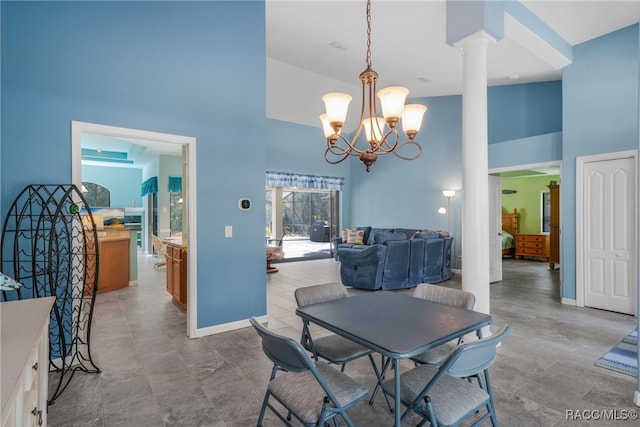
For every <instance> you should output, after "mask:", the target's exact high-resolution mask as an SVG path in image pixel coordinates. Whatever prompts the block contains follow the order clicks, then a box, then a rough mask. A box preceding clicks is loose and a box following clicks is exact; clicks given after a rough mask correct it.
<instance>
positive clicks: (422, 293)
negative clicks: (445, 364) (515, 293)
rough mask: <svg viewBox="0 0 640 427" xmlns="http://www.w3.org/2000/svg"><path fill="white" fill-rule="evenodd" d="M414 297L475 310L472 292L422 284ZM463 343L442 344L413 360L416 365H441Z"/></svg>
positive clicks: (474, 299) (414, 293) (459, 341)
mask: <svg viewBox="0 0 640 427" xmlns="http://www.w3.org/2000/svg"><path fill="white" fill-rule="evenodd" d="M412 296H413V297H415V298H422V299H425V300H428V301H434V302H439V303H441V304H447V305H451V306H454V307H459V308H466V309H467V310H473V306H474V305H475V303H476V297H475V295H473V294H472V293H471V292H467V291H463V290H460V289H454V288H447V287H444V286H438V285H432V284H429V283H421V284H419V285H418V286H416V287H415V289H414V290H413V294H412ZM460 343H462V339H460V340H458V341H457V342H456V341H453V342H448V343H445V344H442V345H440V346H438V347H436V348H432V349H431V350H427V351H425V352H424V353H420V354H418V355H416V356H414V357H412V358H411V360H413V361H414V362H415V363H416V364H425V363H426V364H429V365H439V364H440V363H442V361H443V360H444V359H445V358H446V357H447V355H448V354H449V353H450V352H452V351H453V350H454V349H455V348H456V345H457V344H460Z"/></svg>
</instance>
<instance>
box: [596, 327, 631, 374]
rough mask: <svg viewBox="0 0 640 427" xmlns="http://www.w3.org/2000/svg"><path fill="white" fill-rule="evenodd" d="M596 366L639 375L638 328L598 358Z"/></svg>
mask: <svg viewBox="0 0 640 427" xmlns="http://www.w3.org/2000/svg"><path fill="white" fill-rule="evenodd" d="M595 365H596V366H599V367H601V368H605V369H611V370H612V371H616V372H620V373H623V374H627V375H631V376H632V377H637V376H638V329H637V328H636V329H634V330H633V331H631V332H630V333H629V335H627V336H626V337H625V338H624V339H623V340H622V341H620V343H619V344H618V345H617V346H615V347H613V348H612V349H611V350H610V351H609V352H608V353H607V354H605V355H604V356H602V357H601V358H600V359H598V360H597V361H596V363H595Z"/></svg>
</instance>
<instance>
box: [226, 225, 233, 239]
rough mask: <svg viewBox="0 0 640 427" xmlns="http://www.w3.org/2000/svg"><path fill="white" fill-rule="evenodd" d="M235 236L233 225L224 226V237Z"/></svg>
mask: <svg viewBox="0 0 640 427" xmlns="http://www.w3.org/2000/svg"><path fill="white" fill-rule="evenodd" d="M232 236H233V227H232V226H230V225H225V226H224V237H232Z"/></svg>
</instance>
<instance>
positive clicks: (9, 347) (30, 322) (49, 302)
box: [0, 297, 56, 412]
mask: <svg viewBox="0 0 640 427" xmlns="http://www.w3.org/2000/svg"><path fill="white" fill-rule="evenodd" d="M55 300H56V298H55V297H45V298H33V299H26V300H19V301H6V302H1V303H0V343H1V345H0V347H1V348H0V361H1V364H0V378H2V385H1V386H0V387H1V388H0V396H2V397H1V399H2V403H1V404H2V406H0V408H2V412H4V410H5V406H6V404H7V401H8V400H9V398H10V397H11V392H12V391H13V389H14V388H15V386H16V384H17V381H18V378H19V377H20V373H21V372H22V368H23V367H24V365H25V362H26V360H27V358H28V357H29V353H30V352H31V349H32V348H33V344H34V343H35V342H36V339H37V338H38V333H39V332H40V330H41V329H42V326H43V325H44V323H45V321H46V320H47V318H48V317H49V315H50V313H51V307H53V304H54V302H55ZM45 369H49V367H48V366H46V367H45Z"/></svg>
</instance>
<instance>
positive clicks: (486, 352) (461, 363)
mask: <svg viewBox="0 0 640 427" xmlns="http://www.w3.org/2000/svg"><path fill="white" fill-rule="evenodd" d="M510 333H511V326H509V325H506V326H503V327H502V328H500V329H499V330H498V331H496V333H495V334H493V335H491V336H490V337H487V338H483V339H481V340H477V341H471V342H465V343H464V344H460V345H459V346H458V347H457V348H456V349H455V351H453V352H452V353H451V354H450V355H449V356H448V357H447V358H446V359H445V360H444V361H443V362H442V365H441V366H440V371H444V372H446V373H447V374H449V375H452V376H454V377H468V376H471V375H476V374H478V373H480V372H482V371H484V370H485V369H487V368H488V367H489V366H491V364H492V363H493V362H494V360H495V359H496V348H497V346H498V344H500V343H501V342H502V340H504V339H505V338H506V337H507V336H508V335H509V334H510Z"/></svg>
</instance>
